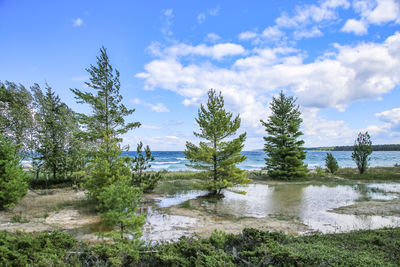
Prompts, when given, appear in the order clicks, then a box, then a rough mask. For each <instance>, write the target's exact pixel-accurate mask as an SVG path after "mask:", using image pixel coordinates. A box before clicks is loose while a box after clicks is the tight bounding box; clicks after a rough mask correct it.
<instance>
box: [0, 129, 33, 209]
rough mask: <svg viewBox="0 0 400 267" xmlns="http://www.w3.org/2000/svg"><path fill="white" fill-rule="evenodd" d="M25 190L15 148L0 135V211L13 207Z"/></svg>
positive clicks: (24, 177)
mask: <svg viewBox="0 0 400 267" xmlns="http://www.w3.org/2000/svg"><path fill="white" fill-rule="evenodd" d="M27 189H28V183H27V182H26V176H25V172H24V171H23V168H22V166H21V163H20V159H19V158H18V156H17V153H16V148H15V146H14V145H12V144H11V142H10V141H9V140H8V139H6V138H5V137H4V136H2V135H0V210H3V209H7V208H9V207H11V206H13V205H15V203H17V202H18V201H19V200H20V199H21V198H22V197H23V196H25V194H26V192H27Z"/></svg>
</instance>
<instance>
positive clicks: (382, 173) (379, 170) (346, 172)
mask: <svg viewBox="0 0 400 267" xmlns="http://www.w3.org/2000/svg"><path fill="white" fill-rule="evenodd" d="M336 175H338V176H340V177H344V178H347V179H352V180H370V181H372V180H374V181H400V169H399V168H396V167H374V168H368V169H367V170H366V171H365V172H364V173H363V174H360V172H359V170H358V168H341V169H339V170H338V172H337V174H336Z"/></svg>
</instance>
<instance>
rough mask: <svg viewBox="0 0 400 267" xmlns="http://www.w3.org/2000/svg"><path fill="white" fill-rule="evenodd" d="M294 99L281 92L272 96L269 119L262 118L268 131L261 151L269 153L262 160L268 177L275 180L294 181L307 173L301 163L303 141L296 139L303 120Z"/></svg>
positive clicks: (303, 156) (300, 133)
mask: <svg viewBox="0 0 400 267" xmlns="http://www.w3.org/2000/svg"><path fill="white" fill-rule="evenodd" d="M295 102H296V100H295V99H294V98H293V97H292V96H290V97H286V96H285V95H284V94H283V92H282V91H281V92H280V94H279V96H278V97H276V98H275V97H273V99H272V102H271V111H272V114H271V115H270V116H269V118H268V121H267V122H265V121H263V120H261V123H262V125H263V126H264V127H265V131H266V132H267V133H268V136H267V137H264V140H265V142H266V143H265V145H264V151H265V152H266V154H267V156H268V157H267V158H265V163H266V165H267V166H266V167H267V170H268V176H270V177H271V178H274V179H280V180H295V179H300V178H303V177H305V176H306V174H307V166H306V165H305V164H304V163H303V160H304V159H305V158H306V152H305V151H304V148H303V144H304V141H303V140H298V138H299V137H300V136H301V135H303V133H302V132H301V131H300V130H299V129H300V124H301V122H302V121H303V120H302V119H301V118H300V115H301V113H300V111H299V107H298V106H297V105H296V104H295Z"/></svg>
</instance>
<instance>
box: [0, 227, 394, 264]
mask: <svg viewBox="0 0 400 267" xmlns="http://www.w3.org/2000/svg"><path fill="white" fill-rule="evenodd" d="M399 247H400V228H391V229H390V228H389V229H380V230H361V231H353V232H350V233H344V234H328V235H321V234H315V235H306V236H299V237H294V236H291V235H285V234H281V233H271V232H263V231H259V230H255V229H244V230H243V232H242V233H241V234H236V235H234V234H226V233H223V232H219V231H214V232H213V233H212V234H211V236H210V237H208V238H199V237H194V238H187V237H182V238H180V239H179V240H178V241H177V242H171V243H162V244H156V245H153V246H151V245H149V246H147V247H145V246H143V243H142V242H139V241H137V240H128V239H122V240H121V241H119V242H115V243H102V244H97V245H86V244H84V243H77V241H76V240H75V239H73V238H72V237H71V236H70V235H68V234H66V233H60V232H54V233H45V234H39V235H33V234H24V233H16V234H10V233H6V232H0V262H1V263H3V265H5V266H27V265H28V266H31V265H34V266H398V265H399V262H400V253H399Z"/></svg>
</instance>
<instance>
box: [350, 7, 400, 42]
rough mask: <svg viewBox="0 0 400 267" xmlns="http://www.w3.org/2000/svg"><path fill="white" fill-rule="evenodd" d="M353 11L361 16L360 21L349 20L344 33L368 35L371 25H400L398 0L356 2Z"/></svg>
mask: <svg viewBox="0 0 400 267" xmlns="http://www.w3.org/2000/svg"><path fill="white" fill-rule="evenodd" d="M353 9H354V11H355V12H356V13H358V14H360V19H359V20H356V19H349V20H348V21H347V22H346V24H345V25H344V26H343V28H342V31H344V32H353V33H355V34H358V35H362V34H366V33H367V31H368V25H369V24H374V25H381V24H384V23H388V22H395V23H400V3H399V1H398V0H356V1H354V2H353Z"/></svg>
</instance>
